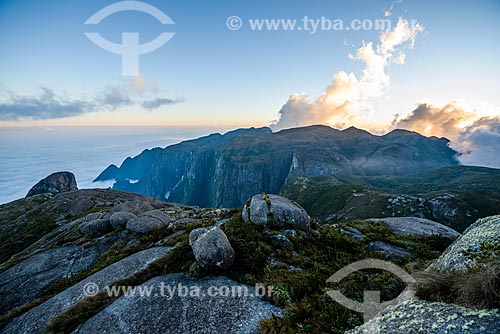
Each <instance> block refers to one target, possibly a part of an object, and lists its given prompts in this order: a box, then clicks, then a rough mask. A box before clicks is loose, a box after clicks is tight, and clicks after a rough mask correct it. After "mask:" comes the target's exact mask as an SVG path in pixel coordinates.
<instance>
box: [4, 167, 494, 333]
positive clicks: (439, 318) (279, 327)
mask: <svg viewBox="0 0 500 334" xmlns="http://www.w3.org/2000/svg"><path fill="white" fill-rule="evenodd" d="M40 185H43V186H42V187H40ZM71 185H73V179H72V178H71V175H70V176H68V175H67V174H65V176H64V175H63V176H62V175H52V176H51V177H50V179H47V180H45V181H44V182H41V183H40V184H39V185H37V186H36V187H34V189H35V190H33V191H30V193H29V194H28V197H26V198H24V199H20V200H17V201H14V202H11V203H8V204H4V205H1V206H0V240H1V241H2V242H1V245H0V247H1V252H0V257H1V258H0V262H1V264H0V312H1V313H2V316H1V318H0V326H1V327H0V328H1V329H0V333H8V334H14V333H45V332H48V333H85V334H88V333H258V332H262V333H344V332H346V331H350V332H349V333H373V332H374V331H373V330H379V332H380V333H403V332H404V333H411V332H415V333H416V332H418V333H436V334H438V333H440V334H441V333H500V325H499V324H500V311H499V307H500V296H499V292H498V291H500V285H499V276H500V264H499V260H498V254H499V252H500V216H492V217H487V218H483V219H480V220H478V221H477V222H476V223H474V224H473V225H471V226H470V227H468V228H467V229H466V230H465V231H464V232H463V234H461V233H459V232H457V231H456V230H454V229H452V228H450V227H449V226H446V225H443V224H440V223H438V222H435V221H432V220H428V219H424V218H418V217H394V218H381V219H375V218H373V219H371V218H370V219H350V220H344V221H341V222H336V223H325V222H321V221H318V220H316V219H311V218H310V216H309V215H308V213H307V212H306V211H305V210H304V209H303V208H302V207H300V206H299V205H298V204H296V203H295V202H293V201H291V200H289V199H287V198H284V197H281V196H278V195H272V194H269V195H268V194H266V193H263V194H257V195H254V196H251V198H249V199H248V200H247V201H246V204H245V205H244V207H243V208H242V209H222V208H218V209H207V208H200V207H197V206H189V205H183V204H176V203H168V202H164V201H161V200H158V199H154V198H151V197H147V196H144V195H139V194H132V193H127V192H123V191H118V190H102V189H83V190H76V189H74V188H73V189H71V188H72V186H71ZM74 187H75V188H76V183H75V184H74ZM366 258H377V259H383V260H389V261H391V262H392V263H395V264H397V265H398V266H400V267H402V268H404V269H405V270H407V271H408V272H410V273H411V274H412V275H414V276H415V277H417V278H418V279H417V284H416V286H415V287H413V288H414V289H415V290H416V297H414V298H413V299H411V300H407V301H402V302H401V303H398V304H397V305H394V306H391V307H389V308H388V309H386V310H384V311H382V312H381V313H380V314H378V315H377V316H375V318H373V319H372V320H371V321H370V322H368V323H366V324H363V317H362V314H360V313H357V312H355V311H352V310H350V309H347V308H345V307H343V306H341V305H340V304H338V303H336V302H335V301H334V300H332V299H331V298H330V297H329V296H328V294H327V293H326V291H327V289H331V288H335V289H338V290H340V291H341V292H342V293H343V294H344V295H346V296H348V297H349V298H351V299H353V300H358V301H361V300H363V292H364V290H378V291H380V292H381V298H382V300H390V299H393V298H396V297H397V296H398V295H400V293H402V292H403V291H404V290H405V289H407V288H408V287H406V285H405V284H404V283H403V282H402V281H401V280H400V279H399V278H397V277H396V276H394V275H393V274H391V273H389V272H382V271H377V270H368V271H366V270H365V271H359V272H356V273H353V274H351V275H349V276H347V277H346V278H344V279H343V280H342V281H341V282H340V283H337V284H334V285H333V286H332V285H329V284H328V283H326V281H327V279H328V278H329V277H330V276H331V275H332V274H333V273H335V272H336V271H338V270H339V269H341V268H343V267H344V266H346V265H348V264H351V263H353V262H356V261H358V260H362V259H366ZM478 278H480V279H478ZM467 282H468V283H467ZM471 282H472V283H471ZM161 284H164V285H166V286H170V287H178V286H179V284H180V285H182V286H185V287H197V288H198V289H199V290H198V293H197V294H195V295H179V294H177V295H176V294H173V295H172V296H170V298H167V297H165V296H162V295H161V294H160V295H158V294H157V295H155V294H152V295H149V296H147V295H141V294H140V293H138V292H137V291H141V290H140V289H139V288H145V287H146V288H147V287H150V286H152V287H155V290H154V291H155V292H158V287H159V286H161ZM256 284H258V286H259V287H264V288H265V292H266V293H263V294H262V295H263V296H262V295H256V294H252V295H245V296H231V295H227V296H211V295H209V294H208V291H209V290H210V289H211V287H214V286H215V287H221V286H224V287H227V288H228V289H231V288H233V287H234V288H241V287H245V288H246V289H248V291H255V286H256ZM89 287H90V288H89ZM110 287H111V288H113V287H114V288H117V289H116V290H114V291H118V293H116V294H109V291H110ZM120 287H130V288H131V289H133V290H132V291H135V293H130V290H125V289H121V288H120ZM134 287H135V288H134ZM261 296H262V297H261Z"/></svg>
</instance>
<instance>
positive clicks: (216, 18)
mask: <svg viewBox="0 0 500 334" xmlns="http://www.w3.org/2000/svg"><path fill="white" fill-rule="evenodd" d="M115 2H116V1H88V0H72V1H67V0H45V1H34V0H31V1H28V0H9V1H6V0H0V49H1V53H0V54H1V56H0V73H1V76H0V85H1V87H2V89H3V90H4V91H9V92H10V93H8V94H15V95H19V96H36V95H37V94H40V89H39V87H47V88H49V89H50V90H53V91H54V92H55V93H56V94H60V95H61V96H66V97H67V98H68V99H78V100H82V101H85V99H87V98H89V99H90V98H91V97H92V96H94V95H96V94H99V92H102V91H103V90H106V89H107V88H106V87H111V86H116V85H123V83H124V82H126V80H128V79H127V78H122V77H121V74H120V71H121V60H120V57H119V56H118V55H114V54H111V53H109V52H107V51H105V50H103V49H101V48H99V47H97V46H96V45H94V44H93V43H92V42H90V41H89V40H88V39H87V38H86V37H85V36H84V32H86V31H89V29H90V30H91V31H96V32H99V33H100V34H101V35H102V36H103V37H105V38H107V39H109V40H112V41H115V42H119V41H120V39H121V33H122V32H127V31H137V32H139V33H140V36H141V42H147V41H149V40H151V39H153V38H155V37H156V36H157V35H158V34H159V33H160V32H163V31H171V32H175V33H176V35H175V36H174V38H173V39H172V40H171V41H169V42H168V43H167V44H165V45H164V46H163V47H161V48H160V49H158V50H156V51H154V52H152V53H150V54H147V55H143V56H141V58H140V70H141V75H142V76H143V78H144V80H145V81H146V82H148V83H151V84H152V85H154V86H156V87H157V88H158V91H157V92H155V93H154V94H155V96H156V95H158V96H161V97H165V98H168V99H171V100H173V101H177V102H175V103H172V104H168V105H164V106H162V107H160V108H158V109H155V110H144V108H140V107H137V106H128V107H124V108H119V109H118V110H113V111H107V112H98V111H97V112H96V110H94V112H93V113H91V114H90V115H84V116H78V117H69V118H65V119H45V120H42V121H33V120H15V121H13V120H1V119H0V125H4V126H13V125H28V124H29V125H37V124H40V125H47V124H49V125H50V124H56V125H57V124H61V125H64V124H69V125H85V124H90V125H114V124H116V125H118V124H129V125H130V124H132V125H133V124H141V125H148V124H154V125H160V124H162V125H179V124H182V125H214V126H218V125H220V126H226V125H234V126H262V125H266V124H269V122H270V121H271V120H274V119H277V117H278V111H279V110H280V109H281V107H282V105H283V104H284V103H285V102H287V99H288V97H289V95H291V94H294V93H302V92H304V93H307V94H309V95H310V96H311V97H313V98H314V97H316V96H318V95H320V94H321V93H322V92H323V91H324V90H325V88H326V87H327V86H328V85H329V84H330V83H331V82H332V78H333V76H334V75H335V73H337V72H339V71H341V70H343V71H346V72H353V73H355V74H356V75H357V76H359V75H360V73H361V71H362V69H363V64H362V62H360V61H355V60H352V59H349V57H348V54H349V53H355V52H356V49H358V48H359V47H360V46H361V45H362V43H363V42H369V41H373V42H374V43H375V42H377V39H378V34H379V32H377V31H321V32H317V33H315V34H310V33H309V32H306V31H251V30H250V29H249V27H248V25H247V24H246V23H247V22H246V20H247V19H259V18H269V19H272V18H278V19H281V18H282V19H301V18H302V17H304V16H306V15H307V16H308V17H311V18H321V17H322V16H325V17H328V18H332V19H342V20H345V21H350V20H352V19H382V18H384V11H385V10H387V9H388V8H389V7H390V6H391V4H394V9H393V11H392V15H391V16H390V19H391V20H393V21H394V24H395V23H396V21H397V20H398V17H400V16H403V17H404V18H405V19H416V20H418V21H419V22H420V23H421V24H422V25H423V26H424V27H425V30H424V31H423V32H422V33H420V34H419V35H418V36H417V38H416V41H415V45H414V47H413V48H412V49H411V50H406V51H405V53H406V61H405V64H404V65H398V64H396V65H393V66H390V67H388V68H387V74H388V75H389V76H390V80H391V84H390V87H388V88H387V89H386V90H385V92H384V95H383V96H382V97H379V98H382V99H383V100H384V103H383V104H382V106H383V108H382V109H384V110H380V111H379V112H380V117H381V118H383V119H384V120H387V121H389V120H390V119H391V117H392V115H393V114H395V113H400V114H407V113H409V112H410V111H411V110H413V109H414V108H415V105H416V104H417V103H418V102H420V101H423V100H425V101H431V102H432V103H435V104H438V105H444V104H446V103H448V102H450V101H453V100H463V101H464V102H463V103H464V105H465V106H467V107H470V108H479V107H481V106H484V109H488V110H486V111H485V113H487V114H490V115H491V114H492V113H493V114H494V113H495V112H496V111H495V110H498V109H497V108H498V107H500V95H499V94H498V86H499V79H498V78H499V77H500V66H498V59H500V34H498V31H500V2H499V1H496V0H490V1H488V0H481V1H439V2H438V1H427V0H425V1H416V0H403V1H402V2H401V3H394V1H392V0H390V1H368V0H364V1H361V0H357V1H318V0H313V1H306V0H300V1H299V0H293V1H290V0H288V1H285V0H278V1H276V0H274V1H269V0H268V1H264V0H259V1H211V2H209V1H203V0H197V1H194V0H191V1H186V0H182V1H181V0H179V1H170V0H163V1H152V0H148V1H146V2H147V3H149V4H151V5H154V6H155V7H157V8H159V9H161V10H162V11H164V12H165V13H166V14H167V15H168V16H169V17H170V18H172V19H173V20H174V21H175V25H173V26H162V25H161V24H160V23H159V22H157V21H156V20H155V19H154V18H152V17H151V16H149V15H147V14H144V13H139V12H122V13H117V14H114V15H113V16H110V17H108V18H106V19H105V20H104V21H103V22H101V23H100V24H99V25H98V26H94V27H89V26H86V25H84V24H83V23H84V22H85V20H87V19H88V18H89V17H90V16H91V15H92V14H94V13H95V12H96V11H98V10H99V9H101V8H103V7H105V6H106V5H109V4H112V3H115ZM232 15H237V16H239V17H241V18H242V19H243V22H244V25H243V27H242V28H241V29H240V30H238V31H231V30H229V29H228V28H227V27H226V19H227V18H228V17H229V16H232ZM122 109H123V110H122ZM492 110H493V111H492Z"/></svg>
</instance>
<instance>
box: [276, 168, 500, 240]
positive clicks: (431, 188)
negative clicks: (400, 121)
mask: <svg viewBox="0 0 500 334" xmlns="http://www.w3.org/2000/svg"><path fill="white" fill-rule="evenodd" d="M499 176H500V170H497V169H490V168H481V167H469V166H454V167H447V168H441V169H438V170H436V171H433V172H430V173H427V174H422V175H416V176H406V177H346V178H343V179H339V178H336V177H334V176H330V175H325V176H320V177H314V178H310V179H307V178H299V179H298V180H296V181H295V183H293V184H289V185H285V186H284V187H283V188H282V189H281V194H282V195H283V196H285V197H287V198H290V199H292V200H294V201H296V202H297V203H299V204H300V205H301V206H302V207H303V208H304V209H305V210H306V211H307V212H308V213H309V214H310V215H311V216H312V217H315V218H318V219H320V220H324V219H325V218H327V217H330V218H329V220H331V221H346V220H353V219H363V218H375V217H393V216H394V217H403V216H416V215H417V214H418V216H421V217H425V218H427V219H430V220H434V221H437V222H439V223H442V224H445V225H448V226H451V227H452V228H454V229H455V230H457V231H459V232H460V231H463V230H465V229H466V228H467V227H468V226H469V225H470V224H472V223H473V222H475V221H476V220H477V219H479V218H482V217H487V216H492V215H496V214H500V181H499V180H500V177H499Z"/></svg>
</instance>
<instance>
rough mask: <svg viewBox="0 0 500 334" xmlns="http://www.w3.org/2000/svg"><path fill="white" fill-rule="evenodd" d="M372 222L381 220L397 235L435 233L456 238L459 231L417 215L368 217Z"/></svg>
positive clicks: (423, 235) (430, 234)
mask: <svg viewBox="0 0 500 334" xmlns="http://www.w3.org/2000/svg"><path fill="white" fill-rule="evenodd" d="M368 220H369V221H374V222H383V223H384V224H385V225H386V226H387V228H388V229H389V230H391V231H392V232H394V233H396V234H397V235H411V236H416V237H428V236H432V235H437V236H440V237H445V238H449V239H456V238H458V237H459V236H460V233H458V232H457V231H455V230H454V229H452V228H450V227H448V226H445V225H443V224H440V223H437V222H435V221H432V220H429V219H425V218H418V217H389V218H376V219H375V218H374V219H368Z"/></svg>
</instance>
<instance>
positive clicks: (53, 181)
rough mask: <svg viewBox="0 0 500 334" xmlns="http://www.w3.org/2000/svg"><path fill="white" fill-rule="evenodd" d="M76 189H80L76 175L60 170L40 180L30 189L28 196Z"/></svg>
mask: <svg viewBox="0 0 500 334" xmlns="http://www.w3.org/2000/svg"><path fill="white" fill-rule="evenodd" d="M74 190H78V187H77V185H76V178H75V175H73V173H70V172H58V173H54V174H50V175H49V176H47V177H46V178H45V179H43V180H40V181H39V182H38V183H37V184H35V185H34V186H33V188H31V189H30V191H28V194H27V195H26V197H30V196H35V195H39V194H45V193H52V194H58V193H63V192H67V191H74Z"/></svg>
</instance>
